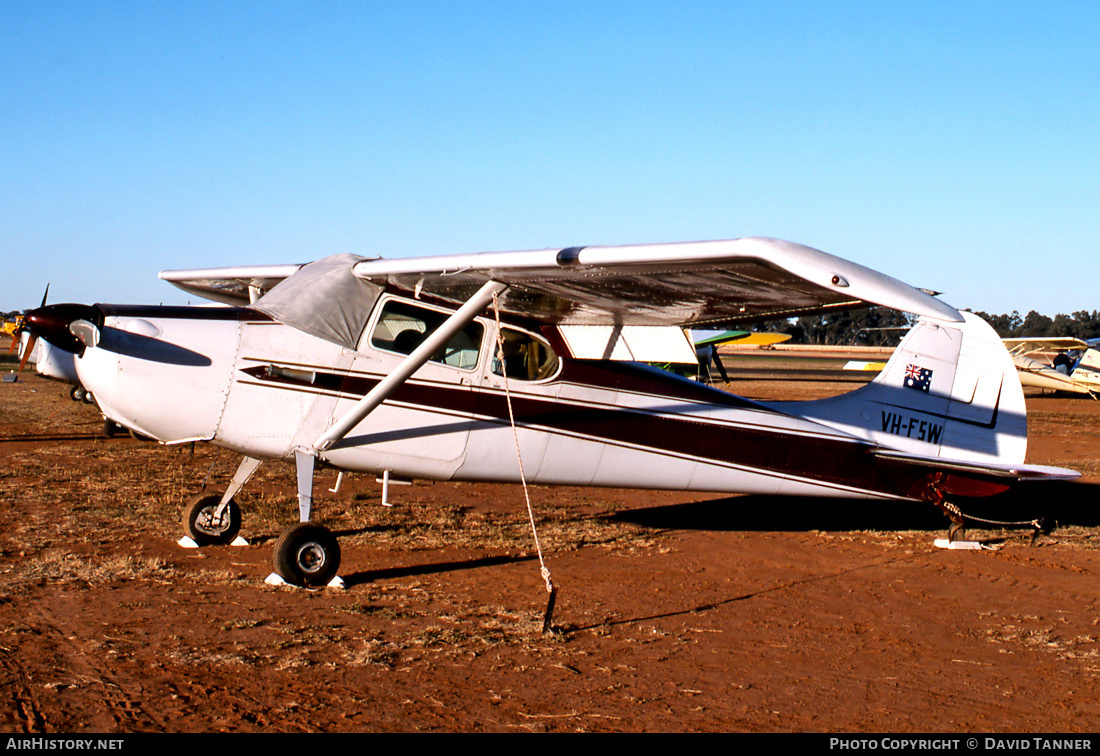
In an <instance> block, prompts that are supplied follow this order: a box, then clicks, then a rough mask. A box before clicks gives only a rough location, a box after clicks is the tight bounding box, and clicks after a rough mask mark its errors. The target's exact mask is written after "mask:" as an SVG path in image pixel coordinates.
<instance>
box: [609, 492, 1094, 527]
mask: <svg viewBox="0 0 1100 756" xmlns="http://www.w3.org/2000/svg"><path fill="white" fill-rule="evenodd" d="M952 501H953V503H955V504H957V505H958V506H959V507H960V509H961V510H962V511H963V512H964V513H965V514H967V515H970V516H972V517H980V518H983V519H985V520H991V521H995V522H1002V523H1020V522H1030V521H1032V520H1035V519H1037V518H1042V520H1043V523H1044V526H1045V527H1047V528H1050V527H1065V526H1078V527H1097V526H1100V507H1097V502H1100V485H1097V484H1095V483H1079V482H1069V481H1046V482H1035V483H1023V484H1020V485H1019V486H1017V487H1016V488H1015V489H1013V490H1012V491H1008V492H1006V493H1003V494H1000V495H997V496H990V497H986V498H974V499H967V498H957V499H953V500H952ZM612 519H616V520H621V521H623V522H631V523H634V524H636V525H642V526H645V527H649V528H657V529H683V530H714V531H737V530H752V531H766V530H775V531H809V530H899V531H900V530H944V531H946V530H947V528H948V525H949V522H948V520H947V518H946V517H945V516H944V515H943V513H941V512H940V510H939V509H937V508H936V507H935V506H933V505H932V504H925V503H921V502H907V501H870V500H861V499H832V498H808V497H786V496H731V497H725V498H718V499H710V500H704V501H695V502H690V503H686V504H674V505H670V506H663V507H651V508H647V509H629V510H624V511H620V512H617V513H616V514H614V515H612ZM968 527H995V526H992V525H990V526H982V525H980V524H977V523H968Z"/></svg>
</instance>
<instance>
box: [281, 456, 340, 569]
mask: <svg viewBox="0 0 1100 756" xmlns="http://www.w3.org/2000/svg"><path fill="white" fill-rule="evenodd" d="M294 461H295V464H296V467H297V471H298V518H299V520H300V521H299V523H298V524H297V525H294V526H292V527H290V528H287V529H286V530H284V531H283V534H282V535H280V536H279V540H278V541H276V542H275V572H276V573H278V575H279V577H281V578H282V579H283V580H285V581H286V582H288V583H290V584H291V585H298V586H303V587H313V586H320V585H328V584H329V583H330V582H331V581H332V579H333V578H335V577H336V573H337V571H338V570H339V569H340V544H339V542H338V541H337V540H336V536H334V535H333V534H332V533H331V532H330V531H329V530H328V528H325V527H323V526H321V525H315V524H314V523H312V522H310V521H309V516H310V510H311V509H312V507H313V468H314V465H315V461H316V458H315V457H314V456H313V455H312V454H310V453H309V452H305V451H301V450H296V451H295V452H294Z"/></svg>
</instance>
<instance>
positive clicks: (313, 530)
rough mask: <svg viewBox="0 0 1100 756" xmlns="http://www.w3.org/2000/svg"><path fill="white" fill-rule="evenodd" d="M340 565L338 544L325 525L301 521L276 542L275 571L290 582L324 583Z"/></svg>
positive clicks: (313, 584)
mask: <svg viewBox="0 0 1100 756" xmlns="http://www.w3.org/2000/svg"><path fill="white" fill-rule="evenodd" d="M339 569H340V544H339V542H337V540H336V536H334V535H333V534H332V533H331V532H330V531H329V529H328V528H325V527H322V526H320V525H314V524H313V523H311V522H300V523H298V524H297V525H294V526H293V527H290V528H287V529H286V530H284V531H283V534H282V535H281V536H279V540H278V541H276V542H275V571H276V572H277V573H279V576H280V577H281V578H282V579H283V580H285V581H287V582H288V583H290V584H292V585H298V586H303V587H311V586H319V585H327V584H328V583H329V582H330V581H331V580H332V579H333V578H334V577H336V572H337V570H339Z"/></svg>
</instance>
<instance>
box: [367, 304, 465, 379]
mask: <svg viewBox="0 0 1100 756" xmlns="http://www.w3.org/2000/svg"><path fill="white" fill-rule="evenodd" d="M449 316H450V313H446V312H439V311H438V310H429V309H427V308H425V307H418V306H417V305H414V304H410V303H409V302H401V301H399V300H394V299H391V300H390V301H388V302H386V303H385V304H384V305H383V306H382V314H381V315H380V316H379V318H378V323H377V324H376V325H375V326H374V330H373V331H372V332H371V337H370V343H371V346H373V347H374V348H375V349H384V350H385V351H387V352H396V353H397V354H412V352H413V350H414V349H416V348H417V347H418V346H420V344H421V342H422V341H424V339H426V338H427V337H428V335H429V334H430V333H431V332H432V331H434V330H435V329H436V328H438V327H439V326H440V324H441V323H443V321H445V320H446V319H447V318H448V317H449ZM483 334H484V328H482V326H481V324H480V323H478V322H477V321H476V320H475V321H473V322H471V323H470V324H469V325H467V326H466V327H465V328H463V329H462V330H461V331H459V332H458V333H456V334H455V335H454V336H453V337H451V340H450V341H448V342H447V343H446V345H444V346H443V348H442V349H440V350H439V351H438V352H436V353H435V354H433V355H432V356H431V361H432V362H440V363H443V364H444V365H450V366H451V367H456V368H460V369H462V370H473V369H474V368H475V367H477V355H478V353H479V352H480V351H481V337H482V335H483Z"/></svg>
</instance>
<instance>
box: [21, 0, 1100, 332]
mask: <svg viewBox="0 0 1100 756" xmlns="http://www.w3.org/2000/svg"><path fill="white" fill-rule="evenodd" d="M1098 39H1100V4H1097V3H1095V2H1082V3H1076V2H1057V1H1056V2H1033V3H1017V2H1008V1H1002V2H945V3H937V2H930V1H928V0H925V1H924V2H912V3H910V2H902V1H897V0H879V1H878V2H841V1H839V0H837V1H835V2H834V1H830V0H818V1H817V2H793V1H791V2H783V1H782V0H767V1H766V2H765V1H764V0H760V1H759V2H751V3H738V2H731V1H729V0H727V1H726V2H715V3H709V2H685V1H684V0H677V2H665V3H646V2H623V3H613V2H598V1H596V0H589V1H588V2H576V3H574V2H550V3H541V2H534V1H531V0H511V1H509V2H484V3H482V2H473V1H469V0H468V1H465V2H448V1H446V0H436V1H434V2H414V1H412V0H403V1H402V2H396V1H393V2H367V1H365V0H364V1H361V2H350V3H345V2H335V1H334V0H326V1H324V2H321V1H320V0H315V1H314V2H294V3H289V2H276V1H274V0H264V1H263V2H255V3H252V2H210V3H206V2H197V1H188V2H133V3H131V2H103V3H92V2H29V1H27V0H7V1H6V2H3V3H0V244H2V245H3V259H4V262H5V265H4V272H3V274H2V275H0V310H7V309H15V308H24V307H30V306H34V305H36V304H37V303H38V300H39V299H40V298H41V292H42V289H43V287H44V286H45V284H46V282H50V283H51V288H50V300H51V301H54V302H59V301H82V302H95V301H99V302H147V303H156V302H165V303H182V302H185V301H187V299H186V296H185V295H184V294H183V293H182V292H178V291H177V290H175V289H174V288H173V287H171V286H169V285H168V284H165V283H163V282H161V281H159V280H158V279H157V278H156V274H157V272H158V271H159V270H162V269H169V268H189V267H206V266H217V265H237V264H250V263H283V262H303V261H308V260H312V259H316V258H319V257H323V256H326V255H329V254H334V253H339V252H352V253H356V254H361V255H382V256H385V257H407V256H414V255H420V254H446V253H458V252H474V251H488V250H508V249H534V248H545V247H561V246H570V245H582V244H584V245H587V244H620V243H635V242H664V241H687V240H695V239H718V238H734V237H740V236H749V235H767V236H776V237H780V238H785V239H790V240H793V241H797V242H801V243H804V244H808V245H810V246H814V247H817V248H819V249H823V250H825V251H827V252H830V253H832V254H836V255H839V256H841V257H845V258H848V259H851V260H854V261H856V262H859V263H861V264H864V265H867V266H869V267H872V268H875V269H877V270H881V271H883V272H885V273H887V274H889V275H893V276H895V277H897V278H900V279H902V280H903V281H906V282H908V283H911V284H913V285H916V286H921V287H926V288H934V289H936V290H939V291H942V292H944V295H943V296H944V299H945V300H946V301H948V302H950V303H951V304H953V305H955V306H958V307H965V308H971V309H977V310H985V311H988V312H994V313H1001V312H1011V311H1012V310H1019V311H1020V312H1021V313H1026V312H1027V311H1028V310H1031V309H1035V310H1038V311H1040V312H1042V313H1044V314H1047V315H1051V316H1053V315H1054V314H1056V313H1058V312H1065V313H1072V312H1075V311H1078V310H1090V311H1091V310H1096V309H1100V291H1098V288H1097V287H1098V280H1100V276H1098V273H1100V255H1098V254H1097V250H1096V242H1097V239H1098V238H1100V170H1098V169H1100V158H1098V146H1100V139H1098V137H1100V92H1098V87H1100V45H1098V44H1097V40H1098Z"/></svg>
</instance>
